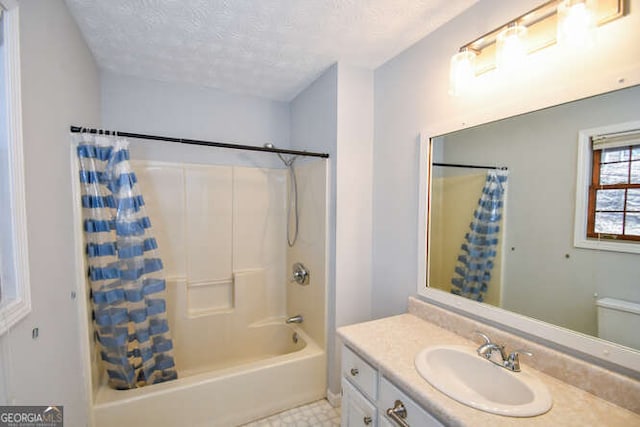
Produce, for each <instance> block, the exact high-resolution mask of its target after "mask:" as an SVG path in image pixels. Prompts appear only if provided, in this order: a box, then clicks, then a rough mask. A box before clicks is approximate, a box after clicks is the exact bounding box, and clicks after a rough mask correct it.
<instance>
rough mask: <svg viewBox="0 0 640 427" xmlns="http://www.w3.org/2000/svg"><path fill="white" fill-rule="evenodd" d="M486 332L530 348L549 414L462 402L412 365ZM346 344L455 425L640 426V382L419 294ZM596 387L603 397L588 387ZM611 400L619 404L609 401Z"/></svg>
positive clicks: (345, 334)
mask: <svg viewBox="0 0 640 427" xmlns="http://www.w3.org/2000/svg"><path fill="white" fill-rule="evenodd" d="M474 330H482V331H483V332H485V333H486V334H487V335H489V336H490V337H491V338H492V339H493V340H494V341H495V342H499V343H501V344H502V343H504V344H505V345H506V346H507V349H513V348H527V349H530V350H531V351H532V352H534V354H535V356H534V357H533V358H528V357H522V358H521V365H522V369H523V370H527V371H529V372H531V373H532V374H533V375H535V376H537V377H538V378H539V379H540V380H542V381H543V382H544V383H545V384H546V385H547V387H548V388H549V391H550V392H551V395H552V397H553V407H552V408H551V410H550V411H549V412H547V413H546V414H543V415H540V416H537V417H532V418H511V417H504V416H499V415H493V414H489V413H486V412H482V411H479V410H477V409H473V408H470V407H468V406H465V405H463V404H461V403H458V402H457V401H455V400H453V399H451V398H449V397H447V396H446V395H444V394H443V393H441V392H439V391H438V390H436V389H435V388H433V387H432V386H431V385H430V384H429V383H428V382H426V381H425V380H424V379H423V378H422V377H421V376H420V375H419V374H418V372H417V370H416V369H415V367H414V357H415V355H416V354H417V353H418V352H419V351H420V350H422V349H423V348H424V347H427V346H429V345H433V344H458V345H466V346H469V347H474V348H475V347H477V346H478V343H476V342H474V341H472V340H471V339H470V338H467V337H471V336H472V331H474ZM338 335H339V336H340V337H341V338H342V340H343V341H344V343H345V344H346V345H347V346H348V347H350V348H351V349H353V350H354V351H355V352H356V353H358V354H359V355H360V356H361V357H363V358H364V359H366V360H367V361H368V362H370V363H371V364H372V365H373V366H374V367H375V368H377V369H378V370H379V371H380V374H381V375H383V376H385V377H386V378H388V379H389V380H390V381H391V382H393V383H395V384H396V385H397V386H398V387H399V388H401V389H402V390H403V391H405V392H406V393H407V394H408V395H409V396H410V397H411V398H413V399H414V400H415V401H416V402H417V403H419V404H420V405H421V406H422V407H423V408H424V409H426V410H427V411H428V412H430V413H431V414H432V415H434V416H435V417H436V418H438V419H439V420H440V421H441V422H443V423H444V424H446V425H451V426H472V425H473V426H507V425H513V423H514V422H518V425H526V426H549V425H563V426H571V425H575V426H578V425H579V426H583V425H607V426H625V427H626V426H631V425H640V415H639V413H640V407H639V405H640V383H639V382H638V381H637V380H634V379H632V378H628V377H625V376H622V375H619V374H615V373H612V372H610V371H607V370H604V369H602V368H600V367H596V366H593V365H590V364H588V363H585V362H583V361H580V360H578V359H575V358H573V357H571V356H567V355H565V354H563V353H560V352H558V351H555V350H551V349H548V348H545V347H543V346H541V345H538V344H536V343H533V342H530V341H526V340H524V339H522V338H519V337H516V336H514V335H511V334H508V333H506V332H504V331H500V330H498V329H496V328H493V327H489V326H487V325H484V324H482V323H479V322H476V321H473V320H471V319H468V318H466V317H464V316H461V315H458V314H455V313H452V312H449V311H447V310H444V309H442V308H439V307H436V306H434V305H432V304H428V303H425V302H423V301H420V300H418V299H415V298H410V300H409V313H406V314H402V315H399V316H393V317H388V318H384V319H379V320H374V321H371V322H365V323H360V324H356V325H351V326H346V327H343V328H340V329H338ZM592 389H593V390H598V389H601V390H599V391H600V397H598V396H596V395H594V394H592V392H591V390H592ZM612 402H614V403H612Z"/></svg>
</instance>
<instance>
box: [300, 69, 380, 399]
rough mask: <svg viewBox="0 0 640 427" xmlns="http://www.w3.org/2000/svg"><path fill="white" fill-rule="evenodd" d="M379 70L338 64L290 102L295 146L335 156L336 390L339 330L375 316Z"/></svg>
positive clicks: (332, 355)
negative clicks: (375, 72)
mask: <svg viewBox="0 0 640 427" xmlns="http://www.w3.org/2000/svg"><path fill="white" fill-rule="evenodd" d="M372 130H373V73H372V71H371V70H366V69H361V68H356V67H351V66H349V65H346V64H342V63H340V64H336V65H334V66H332V67H331V68H329V69H328V70H327V71H326V72H325V73H324V74H323V75H322V76H320V78H318V79H317V80H316V81H315V82H313V83H312V84H311V85H310V86H309V87H308V88H307V89H305V90H304V91H303V92H302V93H300V94H299V95H298V96H297V97H296V98H295V99H294V100H293V101H292V102H291V145H292V147H294V148H297V149H307V150H312V151H320V152H327V153H329V155H330V159H329V169H330V185H329V188H330V194H331V200H330V203H329V205H330V206H329V230H330V236H329V259H330V262H329V273H328V285H329V291H328V300H329V307H328V316H329V318H328V322H327V328H328V331H329V332H328V337H327V340H328V342H327V354H328V356H329V366H328V371H329V373H328V375H329V380H328V383H329V389H330V390H331V392H332V393H336V394H337V393H339V391H340V377H339V365H340V358H339V357H340V348H339V345H338V343H336V342H335V334H334V332H335V329H336V327H340V326H343V325H347V324H351V323H356V322H361V321H365V320H369V319H370V317H371V302H370V295H371V252H370V251H371V249H370V248H371V221H372V216H371V206H372V204H371V197H372V195H371V178H372V155H373V154H372V150H373V133H372Z"/></svg>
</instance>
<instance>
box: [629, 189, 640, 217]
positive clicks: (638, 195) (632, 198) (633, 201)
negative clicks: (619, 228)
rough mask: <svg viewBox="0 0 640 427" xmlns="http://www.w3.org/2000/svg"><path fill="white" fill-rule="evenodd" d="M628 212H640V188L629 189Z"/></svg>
mask: <svg viewBox="0 0 640 427" xmlns="http://www.w3.org/2000/svg"><path fill="white" fill-rule="evenodd" d="M627 212H640V190H639V189H629V190H627Z"/></svg>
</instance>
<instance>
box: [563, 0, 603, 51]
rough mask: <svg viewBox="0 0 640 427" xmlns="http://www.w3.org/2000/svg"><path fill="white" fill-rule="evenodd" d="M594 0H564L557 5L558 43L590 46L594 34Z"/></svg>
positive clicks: (577, 47) (595, 4)
mask: <svg viewBox="0 0 640 427" xmlns="http://www.w3.org/2000/svg"><path fill="white" fill-rule="evenodd" d="M596 8H597V2H596V0H564V1H562V2H560V4H559V5H558V36H557V37H558V43H559V44H563V45H566V46H569V47H570V48H576V49H583V48H588V47H591V46H592V45H593V44H594V42H595V36H596V32H595V29H596Z"/></svg>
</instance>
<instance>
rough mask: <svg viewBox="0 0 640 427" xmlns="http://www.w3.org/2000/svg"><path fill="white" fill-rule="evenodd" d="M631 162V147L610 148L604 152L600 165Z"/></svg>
mask: <svg viewBox="0 0 640 427" xmlns="http://www.w3.org/2000/svg"><path fill="white" fill-rule="evenodd" d="M625 160H629V147H620V148H609V149H608V150H602V158H601V160H600V163H608V162H620V161H625Z"/></svg>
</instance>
